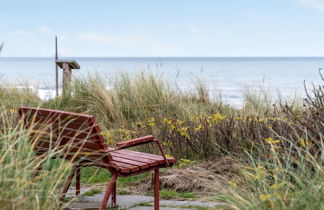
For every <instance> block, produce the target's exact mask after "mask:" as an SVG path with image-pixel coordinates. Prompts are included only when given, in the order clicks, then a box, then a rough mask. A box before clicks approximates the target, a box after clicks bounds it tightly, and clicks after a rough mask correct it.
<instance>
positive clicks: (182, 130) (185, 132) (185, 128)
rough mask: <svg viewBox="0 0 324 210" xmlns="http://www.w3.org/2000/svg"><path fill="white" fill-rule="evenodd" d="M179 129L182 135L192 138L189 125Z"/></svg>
mask: <svg viewBox="0 0 324 210" xmlns="http://www.w3.org/2000/svg"><path fill="white" fill-rule="evenodd" d="M177 131H178V132H179V134H180V136H183V137H185V138H187V139H190V136H189V133H188V127H182V128H179V129H178V130H177Z"/></svg>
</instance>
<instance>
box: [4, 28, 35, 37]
mask: <svg viewBox="0 0 324 210" xmlns="http://www.w3.org/2000/svg"><path fill="white" fill-rule="evenodd" d="M8 35H9V36H12V37H23V38H28V39H33V38H34V34H33V33H32V32H30V31H27V30H22V29H17V30H13V31H10V32H9V33H8Z"/></svg>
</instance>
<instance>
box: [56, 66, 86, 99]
mask: <svg viewBox="0 0 324 210" xmlns="http://www.w3.org/2000/svg"><path fill="white" fill-rule="evenodd" d="M56 65H57V66H59V67H60V68H61V69H63V93H64V94H66V91H67V90H68V89H69V88H70V87H71V82H72V70H73V69H80V66H79V64H78V63H77V62H76V61H74V60H57V61H56Z"/></svg>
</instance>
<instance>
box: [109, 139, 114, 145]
mask: <svg viewBox="0 0 324 210" xmlns="http://www.w3.org/2000/svg"><path fill="white" fill-rule="evenodd" d="M114 142H115V140H113V139H108V140H107V143H108V144H113V143H114Z"/></svg>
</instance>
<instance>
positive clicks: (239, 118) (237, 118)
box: [234, 117, 243, 120]
mask: <svg viewBox="0 0 324 210" xmlns="http://www.w3.org/2000/svg"><path fill="white" fill-rule="evenodd" d="M234 120H243V118H242V117H234Z"/></svg>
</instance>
